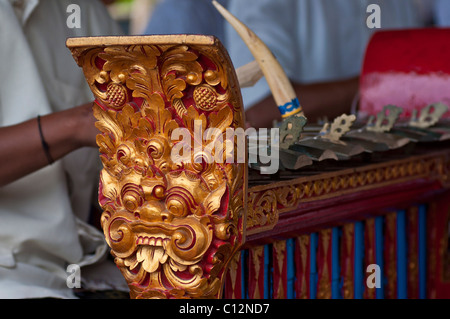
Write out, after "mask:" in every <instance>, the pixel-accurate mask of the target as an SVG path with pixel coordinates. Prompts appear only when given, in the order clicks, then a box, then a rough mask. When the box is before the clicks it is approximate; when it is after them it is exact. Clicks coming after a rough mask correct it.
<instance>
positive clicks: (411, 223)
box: [406, 206, 419, 299]
mask: <svg viewBox="0 0 450 319" xmlns="http://www.w3.org/2000/svg"><path fill="white" fill-rule="evenodd" d="M406 234H407V236H408V239H407V240H408V299H419V210H418V207H416V206H414V207H411V208H410V209H409V210H408V211H407V232H406Z"/></svg>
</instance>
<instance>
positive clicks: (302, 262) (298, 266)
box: [294, 235, 311, 299]
mask: <svg viewBox="0 0 450 319" xmlns="http://www.w3.org/2000/svg"><path fill="white" fill-rule="evenodd" d="M305 236H307V235H305ZM308 238H310V236H308ZM299 240H300V239H299V238H296V241H297V242H296V244H295V256H294V258H295V259H294V260H295V274H296V278H297V280H296V281H295V295H296V296H297V299H308V298H309V297H310V295H309V282H310V280H309V279H310V275H311V267H310V266H311V263H310V256H311V254H310V241H309V240H308V242H305V243H304V246H305V247H304V250H305V255H302V250H301V249H300V243H299Z"/></svg>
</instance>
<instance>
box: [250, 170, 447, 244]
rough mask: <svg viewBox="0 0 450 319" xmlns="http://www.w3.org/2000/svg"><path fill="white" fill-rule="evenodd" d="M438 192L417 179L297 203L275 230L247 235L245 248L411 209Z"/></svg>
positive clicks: (429, 183)
mask: <svg viewBox="0 0 450 319" xmlns="http://www.w3.org/2000/svg"><path fill="white" fill-rule="evenodd" d="M440 192H442V185H441V184H440V183H439V182H436V181H429V180H423V179H419V180H416V181H413V182H407V183H401V184H397V185H393V186H388V187H380V188H378V189H374V190H369V191H361V192H355V193H352V194H347V195H342V196H339V197H335V198H331V199H324V200H320V201H316V202H310V203H300V204H299V206H298V207H297V209H295V210H293V211H292V212H289V213H283V214H281V215H280V218H279V220H278V223H277V225H276V226H275V227H274V229H272V230H270V231H265V232H262V233H257V234H252V235H249V236H248V237H247V242H246V247H251V246H253V245H256V244H260V243H268V242H272V241H273V240H275V239H277V238H280V239H281V238H292V237H297V236H298V235H300V234H308V233H313V232H316V231H318V230H320V229H323V228H331V227H334V226H336V225H342V224H344V223H346V222H349V221H355V220H364V219H365V218H368V217H373V216H376V215H380V214H383V211H384V212H386V211H385V210H386V208H389V207H396V208H399V209H403V208H404V209H406V208H408V207H410V206H411V204H412V203H411V202H412V201H415V202H416V203H423V202H426V201H427V200H429V199H430V198H431V197H433V196H435V195H436V194H439V193H440Z"/></svg>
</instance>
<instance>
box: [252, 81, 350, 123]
mask: <svg viewBox="0 0 450 319" xmlns="http://www.w3.org/2000/svg"><path fill="white" fill-rule="evenodd" d="M358 87H359V78H358V77H354V78H351V79H346V80H342V81H336V82H324V83H314V84H307V85H305V84H298V83H294V90H295V92H296V94H297V96H298V98H299V100H300V103H301V105H302V107H303V111H304V113H305V116H306V117H307V118H308V122H309V123H316V122H317V119H318V118H319V117H324V116H326V117H328V119H334V118H335V117H338V116H340V115H342V114H344V113H349V112H350V107H351V105H352V102H353V99H354V98H355V95H356V94H357V92H358ZM245 118H246V121H247V125H248V126H249V127H254V128H257V129H258V128H270V127H272V122H273V120H274V119H276V120H278V121H280V120H281V116H280V112H279V111H278V107H277V105H276V104H275V101H274V99H273V97H272V96H268V97H267V98H265V99H264V100H263V101H261V102H260V103H258V104H256V105H254V106H253V107H251V108H250V109H248V110H247V111H246V112H245Z"/></svg>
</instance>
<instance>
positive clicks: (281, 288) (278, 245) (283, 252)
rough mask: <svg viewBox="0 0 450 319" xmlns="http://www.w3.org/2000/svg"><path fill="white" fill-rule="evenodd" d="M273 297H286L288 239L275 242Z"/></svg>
mask: <svg viewBox="0 0 450 319" xmlns="http://www.w3.org/2000/svg"><path fill="white" fill-rule="evenodd" d="M272 247H273V253H272V256H273V299H286V295H287V249H286V241H285V240H283V241H278V242H275V243H273V246H272Z"/></svg>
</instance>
